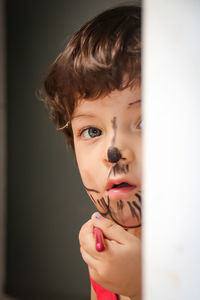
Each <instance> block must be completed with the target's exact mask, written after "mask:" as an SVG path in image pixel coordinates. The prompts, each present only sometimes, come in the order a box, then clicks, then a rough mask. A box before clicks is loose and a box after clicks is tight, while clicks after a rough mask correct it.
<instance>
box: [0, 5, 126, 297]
mask: <svg viewBox="0 0 200 300" xmlns="http://www.w3.org/2000/svg"><path fill="white" fill-rule="evenodd" d="M125 2H127V1H117V0H101V1H98V0H73V1H68V0H42V1H41V0H18V1H15V0H7V1H6V0H4V1H3V0H0V20H1V21H0V22H1V24H0V45H1V46H0V47H1V50H0V62H1V71H0V72H1V73H0V90H1V91H0V113H1V116H0V119H1V124H0V128H1V130H0V155H1V156H0V172H1V173H0V180H1V183H0V184H1V185H0V193H1V194H0V214H1V215H0V220H1V224H0V225H1V226H0V238H1V240H0V253H1V256H0V284H1V295H2V297H1V299H3V294H5V295H7V296H8V297H14V298H17V299H27V300H29V299H30V300H33V299H34V300H40V299H41V300H45V299H48V300H51V299H55V300H63V299H70V300H75V299H79V300H81V299H89V286H90V284H89V278H88V271H87V266H86V264H85V263H84V262H83V261H82V259H81V256H80V252H79V243H78V233H79V230H80V227H81V226H82V224H83V223H84V222H86V221H87V220H88V218H90V216H91V214H92V212H93V211H94V210H95V209H94V207H93V205H92V203H90V200H89V199H88V197H87V195H86V193H85V192H84V190H83V187H82V184H81V180H80V176H79V173H78V170H77V166H76V162H75V158H74V155H73V153H72V151H71V150H70V149H69V148H68V147H67V145H66V142H65V140H64V137H63V136H62V133H58V132H57V131H56V130H55V127H54V125H53V124H52V123H51V121H50V120H49V118H48V114H47V112H46V110H45V108H44V105H43V103H42V102H41V101H40V100H39V99H38V98H37V96H36V95H37V91H38V90H39V89H40V88H41V86H42V82H43V78H44V77H45V74H46V73H47V70H48V66H49V65H50V63H51V62H52V61H53V60H54V59H55V58H56V56H57V55H58V54H59V53H60V51H62V49H63V48H64V46H65V44H66V42H67V41H68V39H69V38H70V36H71V35H72V34H73V33H74V32H75V31H76V30H77V29H78V28H79V27H80V25H82V24H83V23H85V22H86V21H87V20H88V19H89V18H92V17H93V16H95V15H96V14H98V13H100V12H101V11H102V10H104V9H107V8H109V7H112V6H116V5H118V4H120V3H125ZM6 299H7V298H6ZM9 299H10V298H9Z"/></svg>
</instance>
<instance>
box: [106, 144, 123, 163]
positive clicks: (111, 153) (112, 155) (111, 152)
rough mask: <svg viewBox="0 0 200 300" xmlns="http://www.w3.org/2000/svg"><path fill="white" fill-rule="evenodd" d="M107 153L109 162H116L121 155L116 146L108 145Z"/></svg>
mask: <svg viewBox="0 0 200 300" xmlns="http://www.w3.org/2000/svg"><path fill="white" fill-rule="evenodd" d="M107 155H108V161H109V162H111V163H116V162H118V161H119V160H120V159H121V157H122V155H121V153H120V151H119V149H118V148H116V147H109V148H108V153H107Z"/></svg>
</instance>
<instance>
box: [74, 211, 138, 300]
mask: <svg viewBox="0 0 200 300" xmlns="http://www.w3.org/2000/svg"><path fill="white" fill-rule="evenodd" d="M99 217H100V218H99ZM94 226H95V227H99V228H101V230H102V232H103V234H104V237H105V238H104V242H105V249H104V251H102V252H98V251H96V247H95V238H94V234H93V229H94ZM79 240H80V251H81V254H82V257H83V259H84V261H85V262H86V263H87V264H88V267H89V271H90V275H91V277H92V279H93V280H94V281H96V282H97V283H99V284H100V285H102V286H103V287H104V288H106V289H108V290H110V291H112V292H114V293H116V294H119V295H124V296H129V297H133V299H135V300H136V299H137V300H138V299H140V298H141V241H140V240H139V239H138V238H137V237H135V236H133V235H132V234H130V233H129V232H127V231H125V230H124V229H123V228H122V227H121V226H119V225H117V224H116V223H114V222H113V221H111V220H108V219H106V218H103V217H102V216H101V215H100V214H99V213H95V214H93V216H92V218H91V220H89V221H88V222H87V223H85V224H84V225H83V226H82V228H81V231H80V234H79Z"/></svg>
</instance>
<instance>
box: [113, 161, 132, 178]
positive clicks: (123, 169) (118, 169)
mask: <svg viewBox="0 0 200 300" xmlns="http://www.w3.org/2000/svg"><path fill="white" fill-rule="evenodd" d="M128 171H129V166H128V164H125V165H124V164H116V165H114V166H113V167H112V168H111V170H110V172H109V175H108V177H110V176H111V175H112V174H113V175H114V176H116V175H120V174H126V173H128Z"/></svg>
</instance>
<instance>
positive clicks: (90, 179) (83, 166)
mask: <svg viewBox="0 0 200 300" xmlns="http://www.w3.org/2000/svg"><path fill="white" fill-rule="evenodd" d="M76 160H77V164H78V168H79V172H80V175H81V178H82V181H83V184H84V185H85V186H86V187H88V188H90V187H92V186H93V185H94V178H95V175H94V174H95V170H96V168H95V164H94V163H92V160H91V159H89V158H87V157H86V156H84V155H83V154H82V153H77V152H76Z"/></svg>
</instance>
